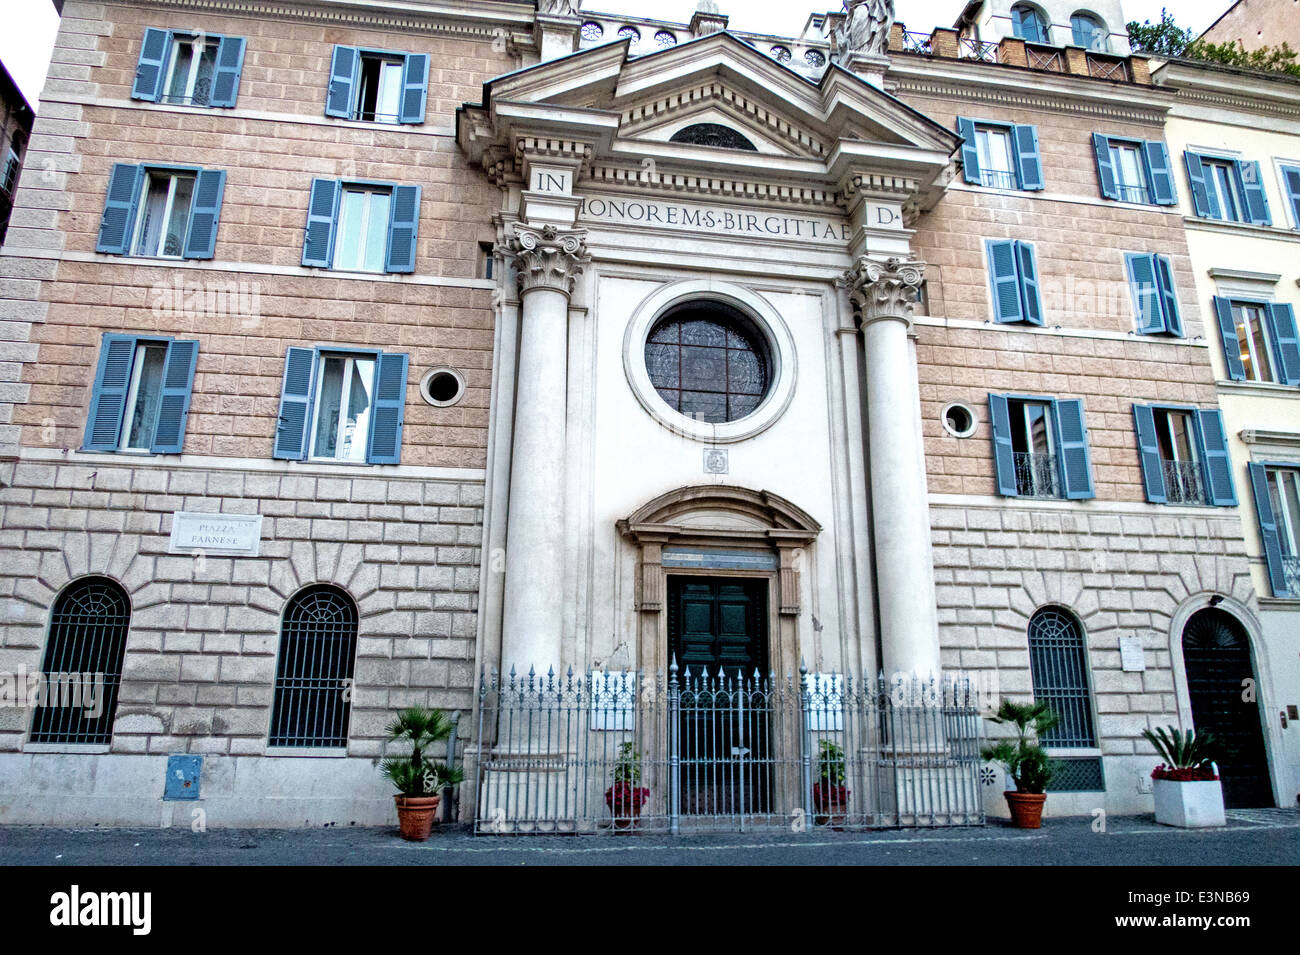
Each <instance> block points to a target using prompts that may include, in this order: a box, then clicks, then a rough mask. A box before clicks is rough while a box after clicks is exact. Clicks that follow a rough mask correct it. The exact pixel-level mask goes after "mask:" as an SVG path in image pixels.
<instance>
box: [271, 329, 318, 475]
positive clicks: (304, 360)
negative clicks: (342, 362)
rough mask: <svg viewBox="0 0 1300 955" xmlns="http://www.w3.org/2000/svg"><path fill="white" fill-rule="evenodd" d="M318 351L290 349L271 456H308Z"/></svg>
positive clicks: (297, 458) (290, 459)
mask: <svg viewBox="0 0 1300 955" xmlns="http://www.w3.org/2000/svg"><path fill="white" fill-rule="evenodd" d="M315 369H316V351H315V349H312V348H296V347H295V348H290V349H289V351H288V352H287V353H286V355H285V358H284V384H283V385H282V387H281V389H280V416H279V419H278V421H277V423H276V428H275V443H274V444H273V445H272V451H271V457H273V458H280V459H282V460H286V461H301V460H303V459H305V458H306V457H307V429H308V428H309V427H310V426H311V393H312V387H313V385H314V384H315V381H316V374H315Z"/></svg>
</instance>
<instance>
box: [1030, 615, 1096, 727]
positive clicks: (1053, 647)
mask: <svg viewBox="0 0 1300 955" xmlns="http://www.w3.org/2000/svg"><path fill="white" fill-rule="evenodd" d="M1029 669H1030V672H1031V674H1032V676H1033V680H1034V699H1035V700H1037V701H1038V702H1039V703H1046V704H1047V705H1048V706H1050V707H1051V708H1052V712H1054V713H1055V714H1056V715H1057V716H1059V717H1060V718H1061V722H1060V724H1059V725H1058V726H1057V727H1056V729H1054V730H1052V731H1051V732H1050V733H1048V734H1047V735H1046V736H1045V737H1044V739H1043V742H1044V744H1045V745H1047V746H1054V747H1060V748H1062V749H1075V748H1078V749H1083V748H1091V747H1095V746H1096V745H1097V732H1096V730H1095V729H1094V728H1093V721H1092V695H1091V692H1090V690H1089V687H1088V660H1087V655H1086V653H1085V650H1084V643H1083V627H1081V626H1080V625H1079V622H1078V621H1077V620H1075V618H1074V616H1073V615H1072V614H1070V613H1068V612H1067V611H1065V610H1062V609H1060V608H1059V607H1044V608H1043V609H1042V610H1039V611H1038V612H1037V613H1036V614H1034V616H1033V617H1032V618H1031V619H1030V621H1029Z"/></svg>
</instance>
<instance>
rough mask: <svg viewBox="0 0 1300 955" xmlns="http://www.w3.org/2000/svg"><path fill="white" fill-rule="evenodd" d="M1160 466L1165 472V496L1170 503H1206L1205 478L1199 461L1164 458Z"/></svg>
mask: <svg viewBox="0 0 1300 955" xmlns="http://www.w3.org/2000/svg"><path fill="white" fill-rule="evenodd" d="M1160 466H1161V468H1162V469H1163V470H1164V473H1165V497H1167V498H1168V500H1169V503H1170V504H1204V503H1206V500H1207V499H1206V496H1205V479H1204V475H1203V473H1202V471H1201V465H1200V464H1199V463H1198V462H1196V461H1168V460H1164V459H1162V460H1161V462H1160Z"/></svg>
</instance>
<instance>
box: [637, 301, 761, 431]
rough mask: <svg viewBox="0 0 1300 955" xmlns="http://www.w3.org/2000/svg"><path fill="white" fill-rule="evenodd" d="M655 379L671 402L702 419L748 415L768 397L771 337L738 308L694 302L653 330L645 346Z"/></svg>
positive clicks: (717, 421) (648, 368)
mask: <svg viewBox="0 0 1300 955" xmlns="http://www.w3.org/2000/svg"><path fill="white" fill-rule="evenodd" d="M645 365H646V371H647V373H648V374H649V375H650V383H651V384H652V385H654V388H655V391H657V392H658V393H659V397H661V398H662V399H663V400H664V401H666V402H667V403H668V406H669V407H670V408H672V409H673V410H674V411H677V412H680V413H681V414H684V415H686V416H688V417H691V418H694V419H695V420H697V421H703V422H708V423H711V424H720V423H722V422H724V421H735V420H737V419H738V418H743V417H745V416H746V415H748V414H750V413H751V412H753V411H754V409H755V408H757V407H758V406H759V405H760V404H761V403H762V401H763V398H764V397H766V396H767V390H768V386H769V385H770V384H771V361H770V359H769V357H768V349H767V343H766V339H765V338H764V336H763V334H762V333H761V332H760V331H759V330H758V329H757V328H756V327H755V326H754V323H753V322H751V321H750V320H749V319H748V318H747V317H745V316H744V315H743V314H741V312H740V311H739V310H737V309H734V308H731V307H730V306H727V305H723V304H721V303H719V302H689V303H687V304H685V305H682V306H679V307H678V308H675V309H672V310H671V311H669V312H668V313H667V314H666V315H665V316H664V317H663V318H661V319H660V320H659V321H658V322H657V323H656V324H655V325H654V327H653V328H652V329H651V330H650V338H649V340H648V341H647V342H646V346H645Z"/></svg>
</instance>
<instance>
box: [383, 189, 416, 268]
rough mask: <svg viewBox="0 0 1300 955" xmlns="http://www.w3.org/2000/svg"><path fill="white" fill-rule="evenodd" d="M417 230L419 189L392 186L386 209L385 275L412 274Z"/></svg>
mask: <svg viewBox="0 0 1300 955" xmlns="http://www.w3.org/2000/svg"><path fill="white" fill-rule="evenodd" d="M419 230H420V187H419V186H394V187H393V201H392V203H391V204H390V205H389V210H388V248H387V249H386V250H385V251H384V271H385V272H414V271H415V241H416V239H417V237H418V236H419Z"/></svg>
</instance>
